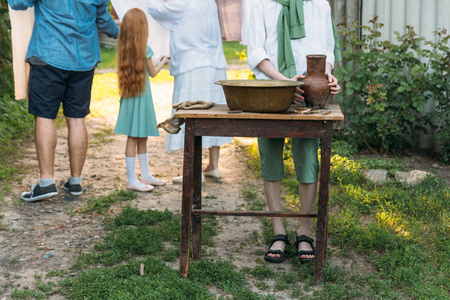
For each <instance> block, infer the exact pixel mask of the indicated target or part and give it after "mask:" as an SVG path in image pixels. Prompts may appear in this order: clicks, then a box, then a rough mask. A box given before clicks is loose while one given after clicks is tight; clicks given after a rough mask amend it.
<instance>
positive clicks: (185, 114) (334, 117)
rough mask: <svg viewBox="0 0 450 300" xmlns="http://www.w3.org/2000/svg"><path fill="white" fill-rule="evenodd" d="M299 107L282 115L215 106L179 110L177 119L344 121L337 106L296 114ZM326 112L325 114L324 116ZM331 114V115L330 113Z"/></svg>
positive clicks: (293, 107) (330, 105) (176, 114)
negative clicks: (232, 109)
mask: <svg viewBox="0 0 450 300" xmlns="http://www.w3.org/2000/svg"><path fill="white" fill-rule="evenodd" d="M297 107H298V106H291V107H290V108H289V109H288V110H287V111H286V112H281V113H254V112H237V113H236V112H235V113H229V111H230V109H229V108H228V106H226V105H219V104H215V105H214V106H213V107H211V108H209V109H195V110H194V109H193V110H179V111H177V112H176V113H175V115H174V117H175V118H188V119H263V120H308V121H343V120H344V115H343V114H342V111H341V108H340V107H339V105H337V104H328V105H326V106H325V108H324V109H319V110H312V111H307V112H306V113H305V111H300V112H296V108H297ZM324 112H325V114H323V113H324ZM328 112H329V113H328Z"/></svg>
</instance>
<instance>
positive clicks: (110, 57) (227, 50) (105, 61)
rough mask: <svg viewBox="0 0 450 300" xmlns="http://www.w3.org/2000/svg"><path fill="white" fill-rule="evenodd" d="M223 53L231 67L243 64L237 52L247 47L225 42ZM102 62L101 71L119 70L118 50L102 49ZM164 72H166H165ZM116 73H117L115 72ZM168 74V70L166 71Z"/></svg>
mask: <svg viewBox="0 0 450 300" xmlns="http://www.w3.org/2000/svg"><path fill="white" fill-rule="evenodd" d="M222 46H223V53H224V55H225V59H226V60H227V63H228V64H229V65H238V64H241V62H242V61H241V60H240V59H239V55H238V54H236V52H238V53H241V52H242V51H245V50H247V46H245V45H242V44H240V43H239V42H235V41H233V42H223V43H222ZM100 50H101V55H102V62H101V63H99V64H98V68H99V69H113V70H115V69H116V68H117V61H116V53H117V50H116V49H114V48H103V47H102V48H101V49H100ZM163 71H164V70H163ZM114 72H115V71H114ZM166 72H167V70H166Z"/></svg>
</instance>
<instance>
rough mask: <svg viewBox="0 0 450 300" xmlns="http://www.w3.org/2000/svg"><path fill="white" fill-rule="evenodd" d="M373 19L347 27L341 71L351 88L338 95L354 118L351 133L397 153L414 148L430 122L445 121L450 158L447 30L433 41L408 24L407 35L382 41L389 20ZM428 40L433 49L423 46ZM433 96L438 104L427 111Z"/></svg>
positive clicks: (442, 132)
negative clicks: (382, 21) (412, 142)
mask: <svg viewBox="0 0 450 300" xmlns="http://www.w3.org/2000/svg"><path fill="white" fill-rule="evenodd" d="M370 24H371V25H370V26H359V25H358V24H357V23H354V24H353V25H352V26H351V28H343V29H342V30H341V33H342V34H343V35H344V37H346V39H345V42H344V46H345V49H346V50H345V51H344V53H343V56H344V59H343V61H344V62H345V64H344V65H343V66H342V67H340V68H339V69H338V70H336V76H337V77H339V78H340V80H342V81H343V82H345V83H346V90H345V93H341V94H338V97H339V99H340V103H341V106H342V109H343V111H344V113H345V115H346V118H347V120H348V121H349V122H348V123H349V124H348V127H347V130H346V134H347V135H348V136H349V137H350V138H351V139H353V142H355V143H357V144H359V146H365V147H367V148H370V149H372V150H374V151H375V150H376V151H378V152H392V151H395V150H398V149H402V148H407V147H409V141H410V140H412V141H414V140H415V139H416V137H417V136H418V134H419V133H424V134H427V133H428V132H427V125H432V126H435V127H438V126H439V128H440V129H438V134H437V135H436V139H437V141H438V143H439V144H440V145H441V147H442V151H441V152H442V153H441V154H442V156H443V158H444V159H448V157H447V156H448V153H449V152H450V151H449V149H450V139H449V137H450V133H449V132H450V130H448V128H449V127H448V126H449V125H450V123H449V122H450V121H449V118H448V115H449V105H450V104H449V103H450V101H449V97H450V95H449V93H448V92H449V76H448V70H449V53H450V51H449V48H448V47H447V43H448V40H449V35H448V34H447V31H446V30H445V29H444V30H439V31H436V32H435V35H436V37H437V40H438V41H437V42H436V43H433V42H430V41H425V39H424V38H421V37H417V34H416V33H415V31H414V29H413V28H412V27H411V26H406V33H405V34H403V35H401V34H400V33H398V32H395V35H396V36H397V43H396V44H394V43H391V42H389V41H381V40H379V37H380V36H381V33H380V31H379V29H380V28H381V27H383V24H381V23H378V22H377V20H376V18H375V19H373V20H371V21H370ZM360 29H363V30H364V31H363V32H364V34H363V35H362V37H361V38H359V37H358V34H357V32H358V31H359V30H360ZM422 44H423V45H426V46H429V47H430V48H432V49H429V50H423V49H420V46H421V45H422ZM428 101H434V102H435V103H436V105H437V107H438V109H437V110H436V112H434V113H432V114H423V113H422V112H423V110H424V108H425V105H426V104H427V103H428ZM432 121H434V123H433V122H432ZM444 153H447V154H444ZM446 157H447V158H446Z"/></svg>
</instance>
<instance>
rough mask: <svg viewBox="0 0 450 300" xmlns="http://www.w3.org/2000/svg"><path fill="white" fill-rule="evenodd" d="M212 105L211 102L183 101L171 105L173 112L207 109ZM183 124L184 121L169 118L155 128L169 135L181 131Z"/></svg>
mask: <svg viewBox="0 0 450 300" xmlns="http://www.w3.org/2000/svg"><path fill="white" fill-rule="evenodd" d="M213 105H214V103H213V102H209V101H201V100H199V101H184V102H181V103H177V104H174V105H172V107H173V108H174V109H175V110H177V111H178V110H180V109H209V108H211V107H212V106H213ZM183 124H184V119H180V118H174V117H171V118H169V119H167V120H165V121H164V122H161V123H159V124H158V125H156V128H161V129H164V130H165V131H167V132H168V133H171V134H177V133H178V132H180V130H181V125H183Z"/></svg>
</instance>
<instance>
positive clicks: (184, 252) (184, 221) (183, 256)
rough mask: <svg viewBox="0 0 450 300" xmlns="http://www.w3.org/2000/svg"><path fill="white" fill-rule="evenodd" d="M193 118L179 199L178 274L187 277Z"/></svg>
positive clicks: (188, 124)
mask: <svg viewBox="0 0 450 300" xmlns="http://www.w3.org/2000/svg"><path fill="white" fill-rule="evenodd" d="M194 126H195V123H194V120H192V119H187V120H186V125H185V136H184V161H183V195H182V200H181V236H180V270H179V272H180V274H181V275H182V276H183V277H187V275H188V269H189V250H190V239H191V215H192V203H193V199H194V163H195V162H194V143H195V137H194Z"/></svg>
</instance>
